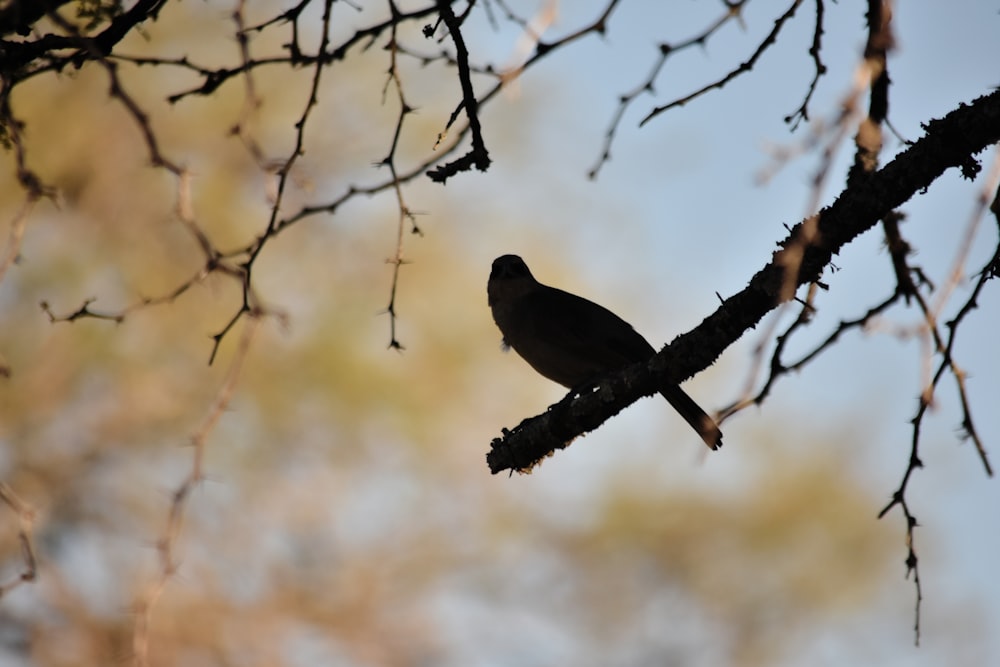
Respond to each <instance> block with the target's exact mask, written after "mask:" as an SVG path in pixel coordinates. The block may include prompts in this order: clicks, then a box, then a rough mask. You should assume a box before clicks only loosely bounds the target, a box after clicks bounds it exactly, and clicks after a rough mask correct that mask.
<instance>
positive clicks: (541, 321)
mask: <svg viewBox="0 0 1000 667" xmlns="http://www.w3.org/2000/svg"><path fill="white" fill-rule="evenodd" d="M528 299H529V300H530V301H531V303H530V304H528V310H529V312H530V313H532V316H531V320H532V321H531V325H530V326H531V328H532V329H533V332H534V335H535V338H536V340H539V341H540V342H543V343H544V344H545V345H547V346H552V347H557V348H559V349H560V350H562V351H563V352H564V353H566V354H569V355H571V356H573V357H575V358H576V359H577V360H578V361H579V362H580V363H581V364H585V365H590V366H592V367H593V372H594V374H598V373H603V372H607V371H610V370H615V369H618V368H622V367H623V366H625V365H627V364H630V363H635V362H637V361H645V360H646V359H649V358H650V357H651V356H652V355H653V352H654V350H653V347H652V346H651V345H650V344H649V343H648V342H647V341H646V339H645V338H643V337H642V336H641V335H640V334H639V333H638V332H637V331H636V330H635V329H633V328H632V325H630V324H629V323H628V322H626V321H625V320H623V319H621V318H620V317H618V316H617V315H615V314H614V313H612V312H611V311H610V310H608V309H607V308H604V307H603V306H600V305H598V304H596V303H594V302H592V301H588V300H587V299H584V298H583V297H579V296H576V295H575V294H570V293H569V292H564V291H562V290H560V289H556V288H554V287H547V288H546V289H542V290H537V291H536V292H534V293H533V294H532V295H531V296H530V297H528Z"/></svg>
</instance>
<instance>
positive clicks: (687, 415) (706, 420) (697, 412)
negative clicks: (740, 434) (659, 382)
mask: <svg viewBox="0 0 1000 667" xmlns="http://www.w3.org/2000/svg"><path fill="white" fill-rule="evenodd" d="M660 393H661V394H663V398H665V399H667V402H668V403H670V405H672V406H673V407H674V410H677V412H678V413H680V416H681V417H684V421H686V422H687V423H688V424H690V425H691V428H693V429H694V430H695V431H697V432H698V435H700V436H701V439H702V440H704V441H705V444H706V445H708V447H709V449H718V448H719V447H721V446H722V431H720V430H719V426H718V424H716V423H715V422H714V421H713V420H712V418H711V417H709V416H708V415H707V414H705V411H704V410H702V409H701V406H699V405H698V404H697V403H695V402H694V399H693V398H691V397H690V396H688V395H687V393H686V392H685V391H684V390H683V389H681V388H680V387H679V386H677V385H676V384H672V385H669V386H667V387H664V388H663V389H661V390H660Z"/></svg>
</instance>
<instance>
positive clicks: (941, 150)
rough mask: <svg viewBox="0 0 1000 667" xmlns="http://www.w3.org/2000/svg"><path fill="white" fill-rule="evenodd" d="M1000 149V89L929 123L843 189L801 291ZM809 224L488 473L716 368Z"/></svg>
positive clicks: (498, 456) (802, 267)
mask: <svg viewBox="0 0 1000 667" xmlns="http://www.w3.org/2000/svg"><path fill="white" fill-rule="evenodd" d="M997 141H1000V91H997V92H994V93H992V94H990V95H987V96H984V97H981V98H979V99H977V100H975V101H974V102H973V103H971V104H968V105H966V104H963V105H961V106H959V107H958V108H957V109H955V110H954V111H952V112H951V113H949V114H948V115H947V116H946V117H944V118H942V119H940V120H934V121H931V122H930V123H928V124H927V126H926V134H925V135H924V137H923V138H922V139H920V140H918V141H917V142H915V143H914V144H913V145H912V146H911V147H910V148H908V149H907V150H906V151H904V152H903V153H901V154H900V155H898V156H897V157H896V158H895V159H894V160H893V161H892V162H890V163H889V164H887V165H886V166H885V167H884V168H882V169H880V170H878V171H876V172H875V173H873V174H871V176H870V177H869V178H867V179H862V180H861V181H860V182H857V183H855V184H853V185H852V186H851V187H850V188H848V189H846V190H844V192H842V193H841V195H840V196H839V197H838V198H837V200H836V201H835V202H834V203H833V204H832V205H831V206H829V207H828V208H826V209H823V210H822V211H821V212H820V213H819V214H817V219H818V230H819V233H818V235H817V236H816V238H815V239H814V240H813V241H812V243H811V244H810V245H809V246H808V247H806V249H805V252H804V256H803V257H802V260H801V262H800V263H796V266H797V267H798V275H797V276H795V277H794V278H795V280H794V282H795V284H796V285H803V284H806V283H809V282H812V281H814V280H817V279H819V277H820V275H821V274H822V272H823V270H824V269H825V268H826V267H827V265H828V264H829V263H830V261H831V259H832V258H833V256H834V255H835V254H837V253H838V252H839V251H840V249H841V248H843V247H844V246H845V245H846V244H847V243H849V242H850V241H852V240H854V239H855V238H857V237H858V236H860V235H861V234H863V233H864V232H866V231H868V230H870V229H871V228H872V227H874V226H875V225H876V224H878V222H879V220H881V219H882V217H883V216H885V215H887V214H889V213H890V212H891V211H892V210H893V209H895V208H896V207H898V206H900V205H901V204H903V203H904V202H906V201H908V200H909V199H910V198H911V197H912V196H913V195H914V194H916V193H917V192H920V191H922V190H924V189H926V188H928V187H929V186H930V185H931V183H933V182H934V180H935V179H937V178H938V177H939V176H941V174H943V173H944V172H945V171H946V170H947V169H949V168H951V167H958V168H959V169H961V171H962V174H963V175H964V176H966V177H968V178H971V177H973V176H974V175H975V174H976V173H977V172H978V171H979V164H978V163H977V162H976V161H975V160H974V159H973V158H972V156H974V155H976V154H977V153H979V152H980V151H982V150H983V149H984V148H986V147H987V146H989V145H991V144H993V143H996V142H997ZM804 227H805V223H804V222H802V223H799V224H798V225H796V226H795V227H794V228H793V229H792V231H791V233H790V234H789V236H788V237H787V238H786V239H784V240H783V241H782V242H781V243H780V244H779V245H780V246H781V249H780V250H778V251H776V252H775V254H774V256H773V257H772V259H771V261H770V262H769V263H768V264H767V265H766V266H764V267H763V268H762V269H761V270H760V271H759V272H757V274H756V275H755V276H753V278H751V280H750V283H749V284H748V285H747V287H746V288H744V289H743V290H742V291H741V292H739V293H737V294H735V295H733V296H731V297H729V298H728V299H726V300H725V302H724V303H723V304H722V305H721V306H720V307H719V308H718V309H717V310H716V311H715V312H714V313H712V314H711V315H710V316H709V317H707V318H706V319H705V320H704V321H703V322H702V323H701V324H700V325H698V326H697V327H695V328H694V329H692V330H691V331H690V332H688V333H686V334H683V335H681V336H678V337H677V338H676V339H675V340H674V341H673V342H672V343H670V345H668V346H666V347H665V348H664V349H663V350H661V351H660V353H659V354H657V355H656V356H655V357H654V358H653V360H652V361H651V362H650V363H649V364H648V365H642V364H639V365H635V366H632V367H630V368H628V369H626V370H625V371H622V372H619V373H617V374H615V375H614V376H611V377H608V378H606V379H605V380H604V381H603V382H601V383H599V385H598V387H597V389H596V390H595V391H593V392H590V393H588V394H586V395H583V396H580V397H578V398H575V397H574V395H573V394H572V393H571V394H570V395H568V396H567V397H566V398H564V399H563V400H562V401H560V402H559V403H556V404H555V405H553V406H551V407H550V408H549V409H548V410H547V411H546V412H545V413H543V414H541V415H538V416H536V417H532V418H529V419H526V420H525V421H523V422H521V424H520V425H518V426H517V427H516V428H515V429H514V430H513V431H505V432H504V435H503V437H501V438H497V439H495V440H494V441H493V442H492V445H491V451H490V452H489V453H488V454H487V457H486V459H487V463H488V465H489V467H490V471H491V472H493V473H494V474H495V473H498V472H500V471H502V470H519V471H526V470H529V469H530V468H531V467H532V466H534V465H535V464H537V463H538V462H539V461H540V460H541V459H542V458H544V457H545V456H548V455H549V454H551V453H552V452H554V451H555V450H556V449H561V448H563V447H565V446H566V445H567V444H568V443H569V442H570V441H572V440H573V439H574V438H576V437H577V436H579V435H582V434H583V433H586V432H588V431H591V430H593V429H595V428H597V427H598V426H600V425H601V424H602V423H604V422H605V421H606V420H607V419H608V418H609V417H612V416H614V415H616V414H618V413H619V412H620V411H621V410H623V409H624V408H625V407H627V406H628V405H631V404H632V403H634V402H635V401H636V400H638V399H639V398H640V397H642V396H648V395H651V394H653V393H654V391H655V386H656V385H657V384H658V383H659V382H662V381H670V382H679V381H683V380H685V379H687V378H689V377H691V376H692V375H694V374H695V373H698V372H699V371H702V370H704V369H705V368H707V367H708V366H709V365H711V364H712V363H713V362H714V361H715V360H716V359H717V358H718V357H719V356H720V355H721V354H722V352H723V351H724V350H725V349H726V348H727V347H729V346H730V345H732V344H733V343H734V342H735V341H736V340H738V339H739V338H740V337H741V336H742V335H743V333H744V332H745V331H747V330H748V329H750V328H752V327H754V326H756V325H757V323H758V322H760V320H761V319H762V318H763V317H764V315H766V314H767V313H768V312H770V311H771V310H773V309H774V308H775V307H776V306H778V305H779V304H780V303H781V302H782V300H783V299H784V300H787V299H790V298H791V297H792V296H793V295H790V294H788V293H787V290H785V291H784V293H783V290H782V286H783V284H784V282H785V279H786V276H785V268H784V267H785V266H786V265H787V263H786V262H785V256H784V255H785V254H786V253H787V252H788V251H789V250H790V249H794V248H795V247H796V246H797V245H798V244H799V243H800V237H801V235H802V234H803V229H804Z"/></svg>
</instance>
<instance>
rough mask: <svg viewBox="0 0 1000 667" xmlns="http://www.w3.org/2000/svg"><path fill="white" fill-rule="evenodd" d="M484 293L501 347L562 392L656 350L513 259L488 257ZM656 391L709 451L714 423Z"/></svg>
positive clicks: (670, 393) (688, 403) (667, 392)
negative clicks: (543, 281) (498, 333)
mask: <svg viewBox="0 0 1000 667" xmlns="http://www.w3.org/2000/svg"><path fill="white" fill-rule="evenodd" d="M486 293H487V301H488V303H489V307H490V310H491V311H492V313H493V321H494V322H496V325H497V327H498V328H499V329H500V333H501V334H503V346H504V348H505V349H506V348H513V349H514V351H515V352H517V354H518V355H519V356H520V357H521V358H523V359H524V360H525V361H527V362H528V364H529V365H530V366H531V367H532V368H534V369H535V370H536V371H538V373H540V374H541V375H543V376H545V377H546V378H548V379H550V380H553V381H554V382H557V383H559V384H561V385H562V386H564V387H566V388H567V389H581V388H584V387H586V385H587V384H589V383H591V382H593V381H595V380H597V379H599V377H600V376H601V375H603V374H606V373H610V372H612V371H616V370H620V369H622V368H624V367H626V366H628V365H629V364H634V363H638V362H642V361H648V360H649V359H651V358H652V357H653V355H654V354H655V353H656V350H654V349H653V346H652V345H650V344H649V342H648V341H647V340H646V339H645V338H643V337H642V335H641V334H639V333H638V332H637V331H636V330H635V329H633V328H632V325H631V324H629V323H628V322H626V321H625V320H623V319H622V318H620V317H618V316H617V315H615V314H614V313H612V312H611V311H610V310H608V309H607V308H605V307H603V306H600V305H598V304H596V303H594V302H593V301H589V300H587V299H585V298H583V297H581V296H577V295H575V294H571V293H569V292H565V291H563V290H561V289H558V288H556V287H550V286H548V285H543V284H542V283H540V282H538V281H537V280H535V277H534V276H533V275H532V274H531V271H530V270H529V269H528V265H527V264H525V263H524V260H523V259H521V258H520V257H519V256H517V255H502V256H500V257H497V258H496V259H495V260H493V266H492V269H491V271H490V278H489V281H488V282H487V285H486ZM659 389H660V394H662V395H663V397H664V398H665V399H667V402H669V403H670V405H671V406H673V408H674V410H676V411H677V412H678V413H679V414H680V416H681V417H683V418H684V420H685V421H687V423H688V424H690V425H691V427H692V428H693V429H694V430H695V431H697V433H698V435H699V436H701V439H702V440H704V441H705V444H706V445H708V447H709V448H710V449H718V448H719V447H721V446H722V431H721V430H719V426H718V425H717V424H716V423H715V421H713V420H712V418H711V417H709V416H708V415H707V414H706V413H705V411H704V410H702V409H701V407H700V406H699V405H698V404H697V403H696V402H695V401H694V399H692V398H691V397H690V396H688V395H687V393H685V392H684V390H683V389H681V388H680V386H678V385H676V384H664V385H662V386H661V387H660V388H659Z"/></svg>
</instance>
